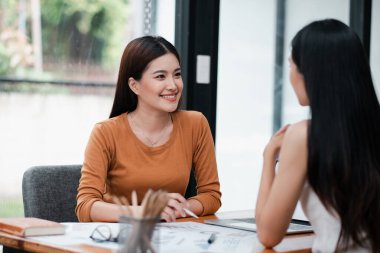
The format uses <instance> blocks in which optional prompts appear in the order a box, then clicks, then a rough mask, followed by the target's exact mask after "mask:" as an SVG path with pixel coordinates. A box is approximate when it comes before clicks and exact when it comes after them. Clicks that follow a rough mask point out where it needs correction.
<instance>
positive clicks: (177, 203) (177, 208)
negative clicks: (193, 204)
mask: <svg viewBox="0 0 380 253" xmlns="http://www.w3.org/2000/svg"><path fill="white" fill-rule="evenodd" d="M182 198H183V197H182ZM183 199H184V200H185V201H183V200H182V199H177V198H172V199H169V201H168V204H167V206H168V207H170V208H171V209H173V211H174V212H177V213H178V214H179V215H180V216H182V217H186V213H185V211H184V210H183V207H184V206H186V207H187V205H188V204H187V201H186V199H185V198H183Z"/></svg>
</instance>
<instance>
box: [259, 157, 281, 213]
mask: <svg viewBox="0 0 380 253" xmlns="http://www.w3.org/2000/svg"><path fill="white" fill-rule="evenodd" d="M275 166H276V161H275V157H274V155H273V154H270V155H266V156H264V164H263V171H262V175H261V181H260V188H259V194H258V197H257V202H256V210H255V212H256V214H255V217H256V219H257V220H259V219H260V214H261V213H262V211H263V209H264V207H265V204H266V202H267V200H268V197H269V193H270V191H271V188H272V184H273V181H274V178H275V173H276V172H275Z"/></svg>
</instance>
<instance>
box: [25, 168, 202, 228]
mask: <svg viewBox="0 0 380 253" xmlns="http://www.w3.org/2000/svg"><path fill="white" fill-rule="evenodd" d="M81 167H82V165H53V166H35V167H31V168H29V169H28V170H27V171H25V173H24V176H23V180H22V196H23V202H24V214H25V217H37V218H42V219H47V220H53V221H57V222H77V221H78V219H77V217H76V215H75V206H76V195H77V189H78V185H79V179H80V175H81ZM196 185H197V184H196V180H195V177H194V173H193V170H192V172H191V175H190V180H189V185H188V187H187V190H186V194H185V197H186V198H189V197H192V196H195V195H196V194H197V190H196Z"/></svg>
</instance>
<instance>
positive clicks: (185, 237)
mask: <svg viewBox="0 0 380 253" xmlns="http://www.w3.org/2000/svg"><path fill="white" fill-rule="evenodd" d="M63 224H65V225H66V226H67V229H66V234H65V235H60V236H41V237H35V238H33V240H36V241H40V242H45V243H49V244H54V245H59V246H72V245H79V244H87V245H91V246H96V247H106V248H109V249H112V250H117V249H118V247H119V245H118V244H117V243H114V242H95V241H93V240H91V239H90V235H91V233H92V232H93V231H94V229H95V228H96V227H97V226H99V225H107V226H109V227H110V228H111V230H112V234H113V235H115V236H116V235H117V234H118V231H119V224H118V223H63ZM211 234H215V238H214V240H213V241H212V243H209V238H210V236H211ZM152 244H153V245H154V248H156V249H157V251H158V252H160V253H174V252H183V253H187V252H189V253H190V252H191V253H196V252H215V253H224V252H225V253H227V252H228V253H234V252H236V253H244V252H247V253H248V252H249V253H251V252H255V251H261V250H262V249H263V247H262V246H261V244H260V243H259V242H258V240H257V238H256V233H253V232H248V231H243V230H237V229H231V228H224V227H218V226H212V225H207V224H203V223H198V222H172V223H159V224H157V225H156V228H155V232H154V235H153V238H152ZM255 249H256V250H255Z"/></svg>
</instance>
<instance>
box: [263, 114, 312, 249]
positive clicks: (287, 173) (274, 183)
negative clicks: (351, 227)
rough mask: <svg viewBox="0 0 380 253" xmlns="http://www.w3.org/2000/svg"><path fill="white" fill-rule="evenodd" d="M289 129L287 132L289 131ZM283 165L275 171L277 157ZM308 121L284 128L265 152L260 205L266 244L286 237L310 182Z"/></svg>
mask: <svg viewBox="0 0 380 253" xmlns="http://www.w3.org/2000/svg"><path fill="white" fill-rule="evenodd" d="M285 132H286V133H285ZM279 151H280V154H279V160H280V163H279V166H278V172H277V175H276V173H275V159H276V156H277V154H278V152H279ZM306 172H307V121H302V122H299V123H297V124H294V125H292V126H290V127H288V128H287V129H286V128H285V129H281V130H280V131H279V132H278V133H276V134H275V135H274V136H273V137H272V139H271V141H270V142H269V143H268V145H267V147H266V149H265V151H264V164H263V172H262V177H261V183H260V189H259V195H258V199H257V204H256V222H257V230H258V237H259V240H260V241H261V243H262V244H264V246H266V247H273V246H275V245H277V244H278V243H279V242H280V241H281V240H282V239H283V237H284V236H285V233H286V230H287V228H288V226H289V223H290V220H291V217H292V215H293V212H294V209H295V207H296V205H297V201H298V199H299V197H300V195H301V192H302V189H303V186H304V184H305V181H306Z"/></svg>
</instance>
